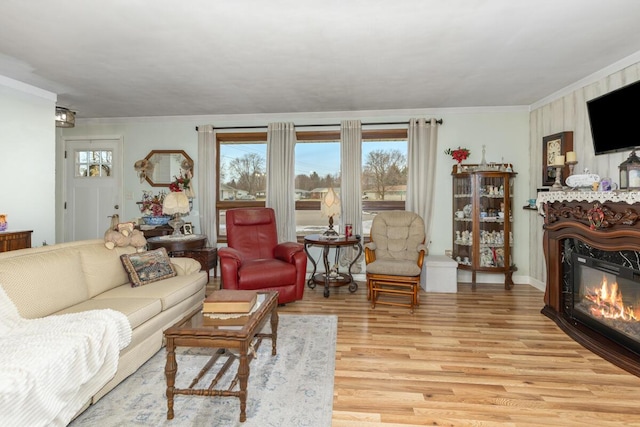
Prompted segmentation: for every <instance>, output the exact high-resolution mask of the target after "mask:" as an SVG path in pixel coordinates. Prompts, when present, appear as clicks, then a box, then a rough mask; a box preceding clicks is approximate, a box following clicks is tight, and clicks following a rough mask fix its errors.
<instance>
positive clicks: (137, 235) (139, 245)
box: [129, 229, 147, 252]
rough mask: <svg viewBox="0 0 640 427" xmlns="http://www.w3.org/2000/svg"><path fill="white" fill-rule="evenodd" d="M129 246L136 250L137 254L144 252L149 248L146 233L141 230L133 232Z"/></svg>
mask: <svg viewBox="0 0 640 427" xmlns="http://www.w3.org/2000/svg"><path fill="white" fill-rule="evenodd" d="M129 240H130V241H129V244H130V245H131V246H133V247H134V248H136V251H137V252H142V251H144V248H145V247H146V246H147V239H146V238H145V237H144V233H143V232H142V231H140V230H136V229H134V230H132V231H131V234H130V235H129Z"/></svg>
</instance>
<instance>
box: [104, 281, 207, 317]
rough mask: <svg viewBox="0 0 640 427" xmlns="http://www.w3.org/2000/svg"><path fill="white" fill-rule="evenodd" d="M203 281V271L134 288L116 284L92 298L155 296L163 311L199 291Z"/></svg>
mask: <svg viewBox="0 0 640 427" xmlns="http://www.w3.org/2000/svg"><path fill="white" fill-rule="evenodd" d="M203 281H204V282H205V283H206V281H207V274H206V273H204V272H201V273H196V274H195V275H194V274H190V275H188V276H175V277H171V278H169V279H165V280H161V281H159V282H154V283H150V284H148V285H146V286H139V287H135V288H131V286H129V285H123V286H118V287H117V288H115V289H111V290H109V291H107V292H105V293H103V294H100V295H98V296H96V297H95V298H94V299H103V298H155V299H158V300H160V301H161V302H162V311H164V310H167V309H168V308H170V307H173V306H174V305H176V304H178V303H180V302H182V301H184V300H185V299H187V298H188V297H190V296H191V295H194V294H196V293H197V292H198V291H200V290H201V289H202V283H203Z"/></svg>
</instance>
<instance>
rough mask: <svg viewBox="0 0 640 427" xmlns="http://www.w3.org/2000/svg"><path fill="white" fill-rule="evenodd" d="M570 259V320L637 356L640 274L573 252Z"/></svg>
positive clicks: (639, 321) (639, 335)
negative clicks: (592, 330)
mask: <svg viewBox="0 0 640 427" xmlns="http://www.w3.org/2000/svg"><path fill="white" fill-rule="evenodd" d="M571 258H572V259H571V261H572V262H571V264H572V266H573V268H572V274H571V276H572V280H570V282H571V284H572V285H570V286H568V288H569V289H568V291H569V293H570V295H567V296H568V297H569V298H568V299H569V301H570V302H571V304H568V305H569V306H570V310H569V313H568V314H570V316H571V318H572V320H573V321H576V322H580V323H582V324H583V325H585V326H587V327H589V328H592V329H594V330H595V331H597V332H599V333H601V334H602V335H604V336H606V337H608V338H609V339H611V340H613V341H616V342H618V343H619V344H621V345H622V346H624V347H626V348H627V349H629V350H630V351H633V352H635V353H637V354H638V355H640V271H638V270H634V269H631V268H628V267H625V266H622V265H619V264H615V263H612V262H608V261H604V260H602V259H599V258H593V257H590V256H587V255H581V254H578V253H576V252H573V253H572V254H571ZM567 308H569V307H567Z"/></svg>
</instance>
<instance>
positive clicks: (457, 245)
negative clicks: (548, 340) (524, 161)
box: [452, 164, 516, 289]
mask: <svg viewBox="0 0 640 427" xmlns="http://www.w3.org/2000/svg"><path fill="white" fill-rule="evenodd" d="M480 169H482V170H480ZM515 176H516V173H515V172H513V166H512V165H511V164H498V165H492V166H484V167H482V168H481V167H479V166H478V165H463V167H461V166H459V165H454V167H453V173H452V177H453V252H452V255H453V259H454V260H456V261H457V262H458V268H459V269H461V270H469V271H471V273H472V283H473V286H474V287H475V284H476V273H477V272H478V271H480V272H483V273H503V274H504V286H505V289H511V288H512V287H513V278H512V276H513V272H514V271H515V266H514V265H513V262H512V260H511V252H512V248H513V232H512V225H513V211H512V209H513V181H514V179H515Z"/></svg>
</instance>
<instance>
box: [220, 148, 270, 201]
mask: <svg viewBox="0 0 640 427" xmlns="http://www.w3.org/2000/svg"><path fill="white" fill-rule="evenodd" d="M229 171H230V173H229V175H230V176H231V177H232V182H234V183H235V185H236V186H237V188H238V189H241V190H244V191H246V192H247V194H250V195H255V194H256V193H257V192H258V191H259V190H264V185H265V178H264V174H265V159H264V157H262V156H260V155H259V154H256V153H248V154H245V155H244V156H242V157H236V158H235V159H233V160H232V161H231V162H230V163H229Z"/></svg>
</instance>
